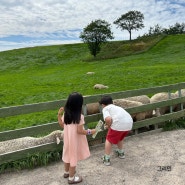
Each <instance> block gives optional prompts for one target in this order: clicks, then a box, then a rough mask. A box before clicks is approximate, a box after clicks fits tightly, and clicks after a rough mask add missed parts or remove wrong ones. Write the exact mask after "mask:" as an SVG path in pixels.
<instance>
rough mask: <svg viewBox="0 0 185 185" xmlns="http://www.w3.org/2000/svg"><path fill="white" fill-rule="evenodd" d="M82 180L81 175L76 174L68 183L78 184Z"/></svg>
mask: <svg viewBox="0 0 185 185" xmlns="http://www.w3.org/2000/svg"><path fill="white" fill-rule="evenodd" d="M80 182H82V177H81V176H74V178H73V180H68V184H77V183H80Z"/></svg>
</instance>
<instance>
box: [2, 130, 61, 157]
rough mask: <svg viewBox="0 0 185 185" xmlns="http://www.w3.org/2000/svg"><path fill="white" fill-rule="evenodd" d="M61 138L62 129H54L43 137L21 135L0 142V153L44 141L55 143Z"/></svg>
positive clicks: (40, 143)
mask: <svg viewBox="0 0 185 185" xmlns="http://www.w3.org/2000/svg"><path fill="white" fill-rule="evenodd" d="M61 140H63V131H61V130H56V131H53V132H51V133H50V134H48V135H46V136H44V137H39V138H35V137H22V138H17V139H12V140H7V141H2V142H0V154H3V153H8V152H13V151H17V150H21V149H25V148H29V147H33V146H37V145H42V144H46V143H51V142H56V143H57V144H59V143H60V141H61Z"/></svg>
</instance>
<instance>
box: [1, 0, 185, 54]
mask: <svg viewBox="0 0 185 185" xmlns="http://www.w3.org/2000/svg"><path fill="white" fill-rule="evenodd" d="M131 10H137V11H140V12H141V13H143V15H144V25H145V28H143V29H142V30H139V31H133V34H132V38H133V39H134V38H136V37H137V36H139V35H140V36H141V35H143V34H144V33H148V30H149V28H150V27H153V26H154V25H156V24H159V25H160V26H161V27H163V28H168V27H169V25H174V24H175V23H176V22H178V23H183V22H185V0H0V51H4V50H10V49H15V48H24V47H33V46H41V45H56V44H65V43H77V42H78V43H79V42H81V40H80V39H79V35H80V32H81V31H82V30H83V28H84V27H86V26H87V25H88V24H89V23H91V22H92V21H93V20H96V19H102V20H105V21H107V22H108V23H110V24H111V30H112V32H113V34H114V37H115V40H128V39H129V34H128V32H127V31H121V30H120V29H119V28H117V27H116V25H114V24H113V22H114V21H115V20H116V19H117V18H119V17H120V16H121V15H122V14H125V13H127V12H128V11H131Z"/></svg>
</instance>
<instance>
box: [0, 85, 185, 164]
mask: <svg viewBox="0 0 185 185" xmlns="http://www.w3.org/2000/svg"><path fill="white" fill-rule="evenodd" d="M181 89H185V83H178V84H172V85H166V86H158V87H152V88H143V89H136V90H128V91H123V92H114V93H106V95H111V96H112V98H113V99H119V98H127V97H133V96H140V95H148V96H152V95H153V94H156V93H160V92H168V94H169V99H168V100H166V101H161V102H157V103H149V104H145V105H142V106H138V107H132V108H127V109H126V110H127V111H128V112H129V113H130V114H133V113H139V112H144V111H148V110H154V109H155V108H160V107H166V106H171V107H172V106H173V105H177V104H181V110H179V111H177V112H172V111H171V112H170V113H168V114H164V115H161V116H158V117H152V118H148V119H144V120H141V121H136V122H134V125H133V130H134V131H136V133H137V130H138V129H139V128H143V127H146V126H149V125H155V127H157V125H158V124H160V123H164V122H166V121H168V120H175V119H178V118H181V117H184V116H185V109H183V103H184V102H185V97H184V96H182V95H181ZM175 91H178V92H179V96H178V98H175V99H171V98H170V97H171V96H170V94H171V93H173V92H175ZM103 95H105V94H98V95H92V96H84V114H85V122H86V126H87V127H88V124H89V123H92V122H97V121H98V120H99V119H102V113H98V114H93V115H86V106H85V105H86V104H89V103H94V102H98V101H99V100H100V99H101V97H102V96H103ZM65 102H66V99H64V100H58V101H52V102H43V103H37V104H27V105H21V106H11V107H5V108H0V117H1V118H4V117H9V116H17V115H21V114H29V113H34V112H41V111H48V110H57V109H59V108H60V107H61V106H64V105H65ZM57 111H58V110H57ZM56 114H57V112H56ZM59 129H61V128H60V127H59V124H58V122H53V123H46V124H42V125H39V126H33V127H28V128H23V129H16V130H9V131H5V132H0V142H1V141H6V140H10V139H16V138H21V137H26V136H34V135H37V134H38V135H41V134H42V133H44V132H52V131H54V130H59ZM105 135H106V131H102V132H100V133H99V134H98V135H97V137H96V139H101V138H105ZM92 140H93V139H92V137H91V136H88V141H92ZM61 149H62V146H61V144H59V145H57V144H56V143H54V142H52V143H47V144H43V145H39V146H35V147H31V148H26V149H24V150H18V151H14V152H9V153H4V154H0V165H1V164H3V163H6V162H10V161H15V160H18V159H23V158H25V157H27V156H28V155H32V154H35V153H38V152H41V153H42V152H47V151H56V150H61Z"/></svg>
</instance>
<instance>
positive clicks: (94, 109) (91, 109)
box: [86, 102, 100, 115]
mask: <svg viewBox="0 0 185 185" xmlns="http://www.w3.org/2000/svg"><path fill="white" fill-rule="evenodd" d="M86 110H87V115H91V114H97V113H100V104H99V103H98V102H95V103H88V104H86Z"/></svg>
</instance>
